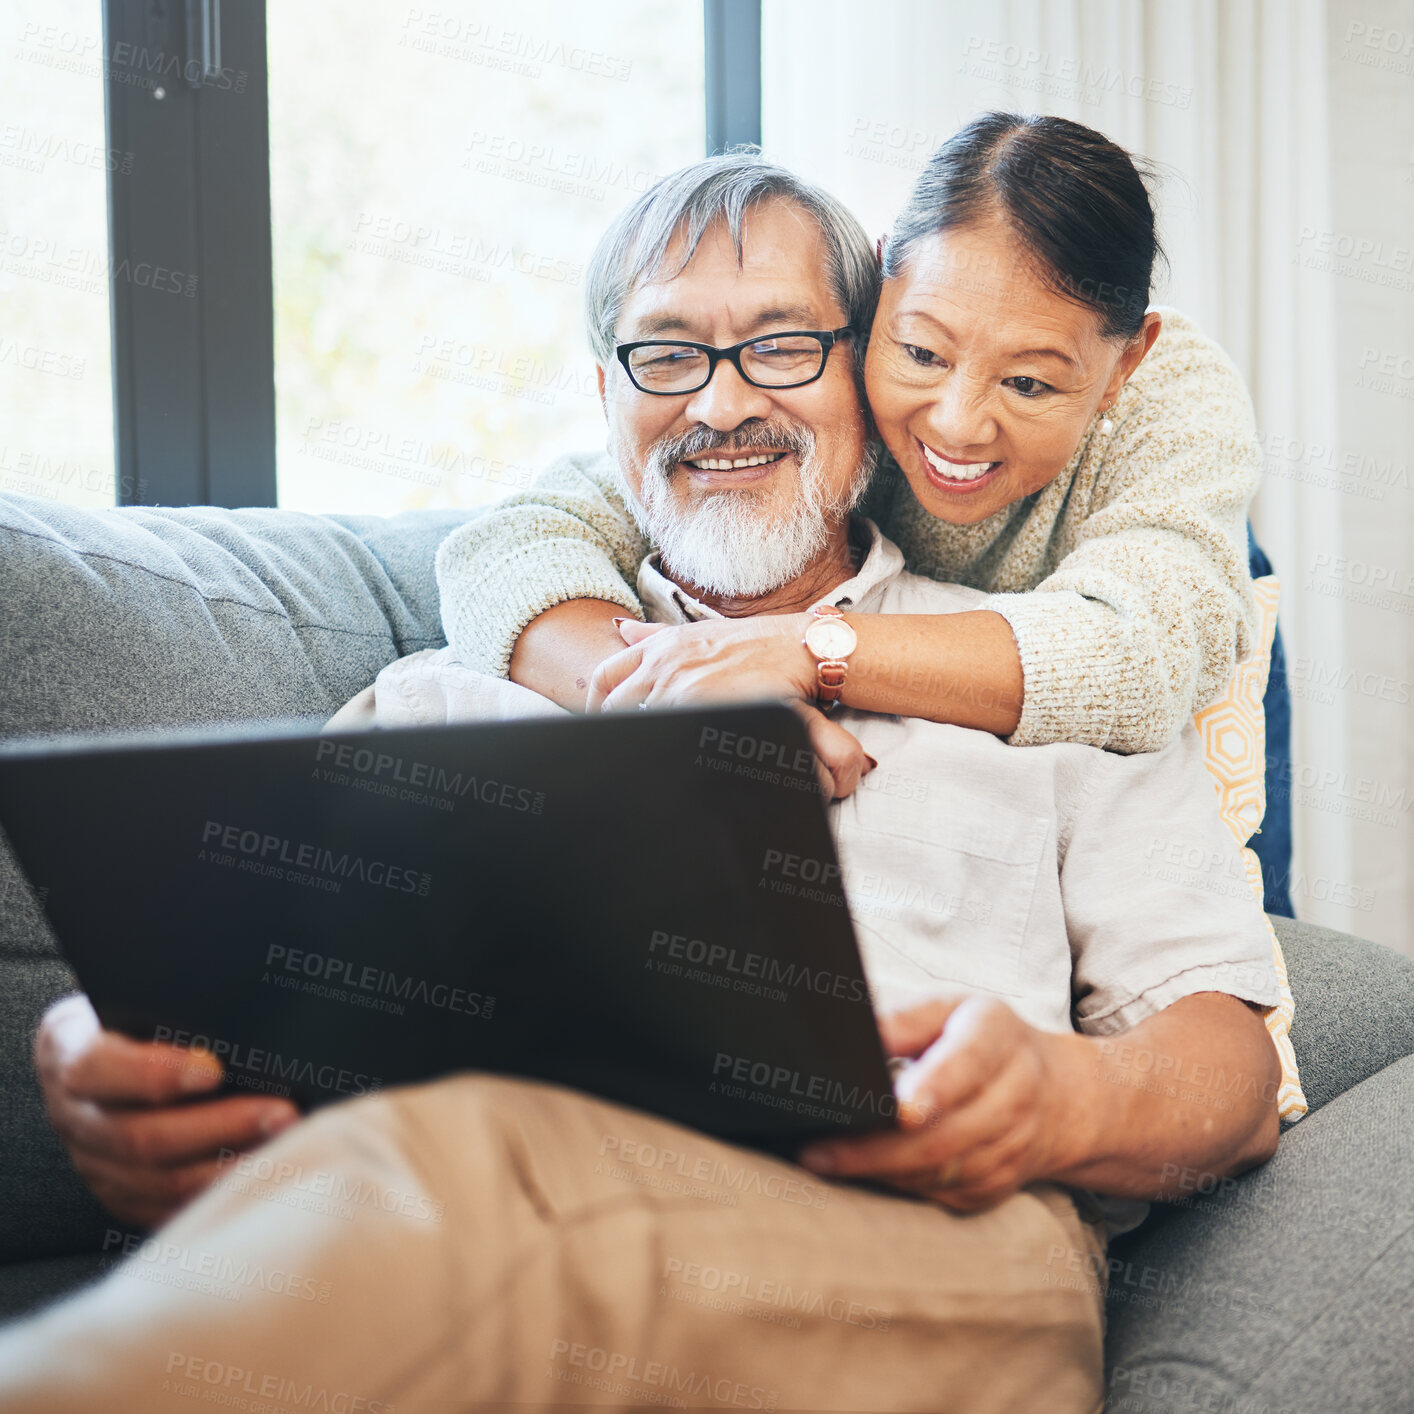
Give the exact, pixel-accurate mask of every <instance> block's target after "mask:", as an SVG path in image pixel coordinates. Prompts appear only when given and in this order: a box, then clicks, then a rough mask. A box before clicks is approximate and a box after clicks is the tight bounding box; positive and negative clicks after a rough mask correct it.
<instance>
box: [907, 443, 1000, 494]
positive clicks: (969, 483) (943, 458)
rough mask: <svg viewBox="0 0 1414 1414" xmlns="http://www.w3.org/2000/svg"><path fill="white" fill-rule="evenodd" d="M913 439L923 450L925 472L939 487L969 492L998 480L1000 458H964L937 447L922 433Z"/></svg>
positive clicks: (944, 489) (957, 491) (978, 489)
mask: <svg viewBox="0 0 1414 1414" xmlns="http://www.w3.org/2000/svg"><path fill="white" fill-rule="evenodd" d="M914 440H915V441H916V442H917V443H918V449H919V451H920V453H921V454H922V458H923V471H924V475H925V476H927V478H928V480H929V482H930V483H931V484H932V485H934V486H936V487H937V488H938V489H939V490H940V491H947V492H949V493H951V494H953V495H962V496H966V495H969V494H970V493H972V492H974V491H980V490H981V489H982V488H983V487H984V486H987V485H989V484H990V483H991V482H993V481H995V480H996V477H997V473H998V472H999V471H1001V469H1002V463H1001V462H1000V461H994V462H974V461H965V460H963V459H962V458H960V457H950V456H948V454H947V453H946V452H939V451H935V450H934V449H933V448H932V447H930V446H929V445H928V444H927V443H926V442H925V441H923V439H922V438H921V437H916V438H914Z"/></svg>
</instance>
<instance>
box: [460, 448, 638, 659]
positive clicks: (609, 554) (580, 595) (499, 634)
mask: <svg viewBox="0 0 1414 1414" xmlns="http://www.w3.org/2000/svg"><path fill="white" fill-rule="evenodd" d="M648 550H649V546H648V543H647V542H646V541H645V540H644V538H643V536H642V535H641V534H640V533H639V531H638V527H637V526H636V525H635V524H634V521H633V517H632V516H631V515H630V514H629V510H628V507H627V505H626V504H625V502H624V499H623V495H622V493H621V492H620V490H619V485H618V476H617V473H616V471H615V469H614V466H613V463H612V462H611V461H610V460H609V459H608V458H607V457H606V456H604V455H602V454H598V455H593V454H591V455H580V456H570V457H561V458H560V459H559V460H558V461H556V462H554V463H552V464H551V465H550V466H549V467H547V468H546V469H545V470H544V471H543V472H542V473H541V474H540V476H539V477H537V478H536V481H535V483H534V485H533V486H532V487H531V488H530V490H528V491H526V492H523V493H522V494H520V495H517V496H508V497H507V498H506V499H505V500H504V501H500V502H498V503H497V504H496V505H495V506H493V507H492V508H491V509H490V510H488V511H487V512H486V514H485V515H482V516H478V517H477V518H476V519H475V520H470V521H468V522H467V523H466V524H465V525H463V526H460V527H459V528H458V529H456V530H455V531H453V532H452V534H451V535H449V536H448V537H447V538H446V539H445V540H444V541H443V542H442V544H441V546H440V547H439V549H438V551H437V585H438V588H439V589H440V591H441V596H442V627H443V631H444V632H445V633H446V635H447V642H448V643H449V644H450V645H451V647H452V649H453V650H454V651H455V653H456V655H457V657H458V658H459V659H460V660H461V662H462V663H464V664H465V665H466V666H467V667H468V668H471V669H472V670H473V671H475V672H480V673H491V674H494V675H495V676H497V677H506V676H507V675H508V674H509V672H510V666H511V653H512V651H513V650H514V648H515V645H516V640H517V639H518V638H519V637H520V634H521V630H522V629H524V628H525V626H526V625H527V624H528V623H529V622H530V621H531V620H532V619H534V618H536V617H537V616H538V615H540V614H542V613H544V612H545V610H547V609H552V608H554V606H555V605H556V604H562V603H564V602H565V601H566V600H569V599H605V600H608V601H609V602H611V603H614V604H618V605H620V606H622V608H623V609H624V611H625V612H626V613H629V614H632V615H635V616H636V617H639V618H641V617H642V616H643V609H642V606H641V605H640V604H639V601H638V594H637V592H636V590H635V589H634V588H633V586H634V585H635V584H636V583H637V576H638V566H639V562H640V561H641V560H642V559H643V557H644V556H645V555H646V554H647V553H648Z"/></svg>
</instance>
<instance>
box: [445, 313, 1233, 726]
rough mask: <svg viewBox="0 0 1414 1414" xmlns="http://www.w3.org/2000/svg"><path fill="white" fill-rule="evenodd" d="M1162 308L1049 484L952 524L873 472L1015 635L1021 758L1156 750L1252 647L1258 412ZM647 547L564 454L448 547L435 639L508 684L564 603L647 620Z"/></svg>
mask: <svg viewBox="0 0 1414 1414" xmlns="http://www.w3.org/2000/svg"><path fill="white" fill-rule="evenodd" d="M1161 313H1162V315H1163V329H1162V332H1161V333H1160V334H1159V337H1158V339H1157V340H1156V341H1155V343H1154V347H1153V348H1152V349H1151V350H1150V351H1149V354H1148V356H1147V357H1146V358H1145V360H1144V362H1143V363H1142V364H1140V366H1139V369H1138V370H1137V372H1136V373H1135V374H1134V376H1133V377H1132V378H1131V379H1130V380H1129V383H1128V384H1127V385H1126V387H1125V389H1124V391H1123V393H1122V394H1121V395H1120V398H1119V401H1118V403H1117V404H1116V407H1115V410H1114V412H1113V413H1112V414H1111V417H1112V419H1113V421H1114V431H1113V432H1112V433H1110V434H1109V435H1108V436H1106V435H1104V434H1103V433H1101V432H1100V431H1099V428H1098V421H1099V420H1098V419H1096V421H1095V422H1094V423H1092V425H1091V427H1090V428H1089V430H1088V431H1087V432H1086V434H1085V436H1084V438H1083V439H1082V440H1081V443H1080V445H1079V447H1077V448H1076V451H1075V455H1074V456H1073V457H1072V458H1071V459H1070V462H1069V464H1068V465H1067V466H1066V468H1065V470H1064V471H1062V472H1061V474H1060V475H1059V476H1057V477H1056V479H1055V480H1054V481H1052V482H1051V483H1050V485H1048V486H1046V487H1043V488H1042V489H1041V490H1040V491H1038V492H1036V493H1035V494H1034V495H1031V496H1028V497H1027V498H1026V499H1025V500H1022V501H1018V502H1016V503H1015V504H1014V505H1011V506H1008V507H1006V508H1005V509H1004V510H1001V511H998V512H997V514H996V515H994V516H992V517H991V518H990V519H988V520H985V521H982V522H981V523H980V524H977V525H971V526H954V525H948V524H947V523H946V522H944V521H941V520H937V519H935V518H934V517H932V516H930V515H929V514H928V513H927V512H926V511H925V510H924V509H923V508H922V507H921V506H920V505H919V504H918V502H917V501H916V500H915V499H914V496H913V494H912V492H911V491H910V490H909V488H908V484H907V482H906V481H905V480H904V478H903V477H902V476H901V475H900V473H899V472H898V471H897V469H896V468H894V467H892V465H891V464H889V463H887V462H886V463H885V466H884V468H882V469H881V471H880V474H879V477H878V480H877V482H876V485H875V487H874V488H873V490H871V492H870V497H869V500H868V502H867V503H866V507H865V510H866V512H867V513H868V514H870V515H872V516H873V517H874V519H876V520H877V521H878V522H879V524H880V526H881V528H882V529H883V530H884V532H885V534H887V535H889V536H890V537H891V538H892V539H893V540H895V541H896V542H897V543H898V545H899V546H900V547H901V548H902V550H903V553H904V556H905V558H906V560H907V563H908V567H909V569H911V570H913V571H915V572H916V573H919V574H926V575H931V576H933V577H935V578H937V579H943V580H949V581H953V582H956V583H958V584H968V585H972V586H974V587H976V588H978V589H982V590H985V591H987V592H988V593H989V594H990V595H991V596H992V597H991V598H989V599H988V600H987V601H986V602H985V603H984V604H983V605H981V606H980V607H983V608H990V609H995V610H996V611H997V612H998V613H1000V614H1001V615H1002V616H1003V617H1004V618H1005V619H1006V620H1007V622H1008V623H1009V624H1010V625H1011V628H1012V632H1013V633H1014V634H1015V636H1016V641H1017V644H1018V646H1019V649H1020V653H1021V663H1022V668H1023V671H1024V673H1025V685H1026V688H1025V691H1026V696H1025V705H1024V707H1023V709H1022V714H1021V722H1020V725H1019V726H1018V728H1017V730H1016V732H1015V733H1014V734H1013V735H1012V736H1011V738H1010V740H1011V742H1013V743H1014V744H1016V745H1020V746H1032V745H1039V744H1041V743H1044V742H1052V741H1074V742H1081V743H1086V744H1089V745H1094V746H1103V747H1108V748H1110V749H1111V750H1115V751H1121V752H1132V751H1148V750H1153V749H1155V748H1157V747H1159V746H1162V745H1163V744H1164V743H1165V742H1167V741H1168V740H1169V739H1170V738H1171V737H1172V736H1173V735H1174V734H1175V733H1176V732H1177V731H1178V730H1179V728H1180V727H1181V726H1182V725H1183V723H1184V722H1185V721H1187V720H1188V719H1189V718H1190V717H1191V716H1192V715H1193V714H1194V712H1196V711H1198V710H1199V709H1201V708H1202V707H1205V706H1207V704H1208V703H1209V702H1211V701H1213V700H1214V699H1215V698H1217V697H1218V696H1220V695H1221V693H1222V692H1223V690H1224V688H1225V687H1226V686H1227V683H1228V680H1229V678H1230V677H1231V675H1232V671H1233V668H1234V666H1235V665H1236V663H1237V662H1238V660H1239V659H1241V658H1243V657H1245V656H1246V654H1247V652H1248V648H1249V643H1250V639H1251V634H1252V630H1253V625H1254V618H1255V607H1254V604H1253V600H1252V585H1251V579H1250V577H1249V573H1248V559H1247V538H1246V517H1247V507H1248V504H1249V502H1250V501H1251V499H1252V495H1253V493H1254V491H1255V490H1256V488H1257V477H1258V445H1257V439H1256V428H1255V425H1254V419H1253V413H1252V404H1251V400H1250V399H1249V398H1248V395H1247V390H1246V388H1245V387H1244V386H1243V383H1242V379H1241V377H1240V376H1239V374H1238V372H1237V369H1236V368H1235V367H1234V366H1233V364H1232V362H1231V361H1230V360H1229V359H1228V357H1227V355H1226V354H1224V353H1223V351H1222V350H1221V349H1220V348H1219V347H1218V346H1217V345H1216V344H1215V343H1213V342H1212V340H1210V339H1207V338H1205V337H1204V336H1203V335H1202V334H1201V333H1200V332H1199V331H1198V329H1197V327H1196V326H1195V325H1194V324H1193V322H1192V321H1191V320H1189V319H1187V318H1185V317H1184V316H1183V315H1182V314H1180V313H1178V311H1176V310H1171V309H1164V310H1162V311H1161ZM650 548H651V547H650V546H649V545H648V544H647V543H646V542H645V541H644V539H643V538H642V536H641V535H640V534H639V532H638V529H637V527H636V526H635V525H634V523H633V520H632V518H631V517H630V516H629V514H628V511H627V509H626V508H625V505H624V501H623V497H622V494H621V492H620V490H619V483H618V477H617V474H616V471H615V468H614V466H613V464H612V463H611V462H610V461H609V459H608V458H607V457H605V456H604V455H602V454H595V455H586V456H573V457H564V458H562V459H561V460H559V461H557V462H555V463H554V464H553V465H552V466H550V467H549V468H548V469H547V470H546V471H545V472H544V473H542V475H541V476H540V477H539V478H538V479H537V481H536V482H535V485H534V486H533V487H532V489H531V490H529V491H527V492H524V493H523V494H520V495H516V496H511V497H508V498H507V499H506V500H504V501H501V502H499V503H498V504H497V505H496V506H494V507H493V508H491V509H490V510H489V511H488V512H487V513H486V514H485V515H483V516H480V517H478V518H477V519H475V520H472V521H470V522H468V523H467V524H466V525H464V526H462V527H461V528H460V529H458V530H456V531H455V532H454V533H453V534H452V535H450V536H448V538H447V539H446V541H444V542H443V544H442V546H441V548H440V550H439V551H438V553H437V578H438V582H439V584H440V586H441V591H442V621H443V625H444V627H445V629H446V633H447V639H448V642H449V643H450V644H451V646H452V648H453V649H454V650H455V652H456V653H457V655H458V656H459V657H460V658H461V660H462V662H464V663H465V664H466V665H467V666H468V667H471V668H474V669H477V670H478V671H481V672H488V673H495V674H499V675H500V676H502V677H504V676H506V675H507V672H508V670H509V665H510V658H511V651H512V649H513V648H514V647H515V641H516V639H517V637H518V636H519V634H520V632H521V630H522V629H523V628H524V627H525V626H526V624H528V623H529V622H530V621H531V620H532V619H533V618H535V617H536V615H538V614H540V613H542V612H544V611H545V610H546V609H549V608H551V607H553V606H554V605H555V604H558V603H561V602H563V601H564V600H566V599H578V598H591V599H605V600H609V601H611V602H613V603H616V604H620V605H622V606H623V607H624V609H625V610H627V611H628V612H630V613H632V614H637V615H640V616H641V614H642V610H641V607H640V605H639V603H638V598H637V595H636V594H635V591H634V588H633V586H634V584H635V583H636V580H637V575H638V565H639V562H640V561H641V560H642V558H643V556H644V555H645V554H646V553H647V552H648V550H649V549H650Z"/></svg>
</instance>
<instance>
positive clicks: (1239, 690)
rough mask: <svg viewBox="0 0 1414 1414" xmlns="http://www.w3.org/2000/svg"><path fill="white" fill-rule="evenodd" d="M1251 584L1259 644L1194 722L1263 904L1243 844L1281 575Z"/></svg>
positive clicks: (1285, 1009) (1280, 1008) (1273, 1013)
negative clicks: (1220, 695) (1228, 683)
mask: <svg viewBox="0 0 1414 1414" xmlns="http://www.w3.org/2000/svg"><path fill="white" fill-rule="evenodd" d="M1252 588H1253V591H1254V593H1255V595H1256V599H1257V646H1256V648H1255V649H1254V650H1253V652H1252V655H1251V656H1250V657H1248V658H1246V659H1244V660H1243V661H1242V662H1241V663H1239V664H1238V665H1237V671H1236V672H1234V673H1233V675H1232V682H1231V684H1230V685H1229V686H1228V690H1227V692H1226V693H1225V694H1224V695H1223V696H1222V697H1220V698H1219V699H1218V700H1217V701H1216V702H1214V703H1213V704H1212V705H1211V706H1210V707H1205V708H1204V709H1203V710H1202V711H1201V712H1199V713H1198V715H1197V716H1196V717H1194V719H1193V725H1194V726H1196V727H1197V728H1198V734H1199V736H1201V737H1202V739H1203V755H1204V758H1205V759H1206V761H1207V763H1208V771H1209V774H1211V776H1212V778H1213V780H1214V781H1215V782H1216V784H1217V788H1218V810H1219V813H1220V814H1221V815H1222V817H1223V822H1224V823H1225V824H1226V825H1227V827H1228V829H1230V830H1231V831H1232V834H1233V838H1234V839H1235V840H1236V841H1237V843H1238V845H1239V846H1241V848H1242V859H1243V863H1244V864H1245V865H1246V867H1247V878H1248V880H1249V881H1250V883H1251V885H1252V891H1253V892H1254V893H1255V894H1256V895H1257V901H1258V902H1259V903H1260V902H1261V901H1262V866H1261V863H1260V861H1259V860H1258V858H1257V856H1256V855H1255V854H1254V853H1253V852H1252V851H1251V850H1250V849H1248V848H1247V841H1248V840H1250V839H1251V838H1252V836H1253V835H1254V834H1256V833H1257V829H1258V827H1259V826H1260V825H1261V823H1262V816H1263V815H1264V814H1265V813H1266V809H1267V781H1266V766H1267V724H1266V717H1265V716H1264V714H1263V712H1262V698H1263V696H1265V694H1266V691H1267V673H1268V671H1269V669H1270V668H1271V663H1272V638H1273V636H1274V635H1275V633H1276V626H1277V600H1278V599H1279V598H1280V597H1281V581H1280V580H1279V579H1278V578H1277V577H1276V576H1275V575H1264V576H1263V577H1262V578H1261V579H1256V580H1253V581H1252ZM1264 916H1265V915H1264ZM1267 931H1268V932H1269V933H1271V935H1272V961H1273V965H1274V966H1275V968H1276V974H1277V983H1278V985H1279V986H1280V988H1281V1002H1280V1003H1279V1004H1278V1005H1277V1006H1274V1007H1273V1008H1272V1009H1271V1010H1270V1011H1269V1012H1268V1013H1267V1030H1268V1032H1270V1033H1271V1038H1272V1042H1273V1044H1274V1045H1275V1046H1276V1048H1277V1054H1278V1055H1279V1056H1280V1057H1281V1089H1280V1090H1279V1091H1278V1092H1277V1111H1278V1113H1279V1114H1280V1115H1281V1117H1282V1119H1284V1120H1287V1121H1294V1120H1298V1119H1300V1118H1301V1117H1302V1115H1304V1114H1305V1113H1306V1096H1305V1093H1304V1092H1303V1091H1302V1089H1301V1076H1300V1075H1299V1074H1298V1073H1297V1069H1296V1053H1295V1051H1293V1050H1292V1048H1291V1022H1292V1017H1293V1014H1294V1012H1295V1003H1294V1002H1293V1001H1292V997H1291V986H1290V984H1289V982H1288V980H1287V975H1286V959H1285V958H1284V957H1283V956H1282V952H1281V944H1280V943H1279V942H1278V941H1277V935H1276V931H1275V929H1273V928H1272V924H1271V919H1267Z"/></svg>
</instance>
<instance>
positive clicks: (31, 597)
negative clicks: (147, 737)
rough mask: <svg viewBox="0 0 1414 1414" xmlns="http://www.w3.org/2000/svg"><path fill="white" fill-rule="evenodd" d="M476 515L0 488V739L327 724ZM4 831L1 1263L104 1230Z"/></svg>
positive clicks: (430, 600)
mask: <svg viewBox="0 0 1414 1414" xmlns="http://www.w3.org/2000/svg"><path fill="white" fill-rule="evenodd" d="M471 514H474V512H465V511H418V512H413V513H410V514H407V515H402V516H397V517H393V518H391V519H386V520H385V519H381V518H379V517H376V516H312V515H298V514H295V513H293V512H289V511H269V510H248V511H226V510H219V509H213V508H193V509H189V510H148V509H142V508H137V507H132V508H127V507H125V508H120V509H113V510H102V511H85V510H78V509H76V508H74V507H71V506H65V505H61V504H58V503H55V502H51V501H45V500H39V499H36V498H31V497H22V496H6V495H0V665H3V672H0V737H15V736H26V735H35V734H47V733H55V732H61V733H62V732H70V731H75V730H84V731H88V730H94V729H102V728H135V727H155V726H176V725H187V724H196V723H215V722H231V721H242V720H252V719H265V718H289V717H310V718H315V719H318V720H323V719H324V718H326V717H328V716H329V715H330V713H332V712H333V711H334V710H335V709H336V708H337V707H339V706H340V705H341V704H342V703H343V702H344V701H346V700H347V699H348V698H349V697H352V696H353V694H354V693H356V692H358V691H359V690H360V689H362V688H364V687H366V686H367V685H368V684H369V683H370V682H372V681H373V679H374V677H375V676H376V675H377V674H378V671H379V670H380V669H381V668H383V667H384V666H385V665H386V664H388V663H390V662H392V661H393V660H394V659H395V658H400V657H403V656H404V655H406V654H408V653H414V652H416V651H418V650H419V649H422V648H435V647H438V646H440V645H441V643H442V642H443V639H442V629H441V616H440V613H439V609H438V593H437V581H436V576H435V572H434V560H435V555H436V550H437V546H438V545H439V544H440V543H441V541H442V539H443V538H444V537H445V536H446V535H447V534H448V533H450V531H451V530H452V529H453V528H454V527H455V526H457V525H460V524H462V523H463V522H464V521H465V520H466V519H467V518H468V516H469V515H471ZM73 986H74V982H73V978H72V975H71V974H70V973H69V971H68V969H67V968H66V967H65V966H64V965H63V964H62V963H61V962H60V960H59V958H58V955H57V951H56V949H55V945H54V940H53V937H52V935H51V934H50V932H49V928H48V926H47V924H46V922H45V920H44V915H43V913H42V911H41V910H40V908H39V907H38V905H37V903H36V901H35V899H34V898H33V896H32V894H31V892H30V889H29V886H28V884H27V883H26V882H25V880H24V879H23V876H22V875H21V874H20V872H19V870H18V868H17V866H16V864H15V861H14V857H13V855H12V854H11V852H10V848H9V845H8V843H7V842H6V841H5V840H4V839H3V836H0V1144H3V1152H4V1154H5V1155H6V1161H5V1163H4V1164H0V1261H9V1260H15V1259H19V1258H32V1257H43V1256H46V1255H55V1254H63V1253H69V1252H75V1251H78V1250H81V1249H83V1248H86V1247H91V1246H93V1245H95V1244H96V1243H97V1242H98V1241H99V1240H100V1238H101V1233H102V1231H103V1224H102V1220H101V1218H100V1215H99V1212H98V1208H97V1205H96V1204H95V1203H94V1202H93V1201H92V1199H91V1198H89V1197H88V1194H87V1191H86V1190H85V1189H84V1187H83V1185H82V1184H81V1183H80V1182H79V1180H78V1177H77V1175H75V1173H74V1172H73V1170H72V1169H71V1168H70V1166H69V1164H68V1160H67V1158H66V1157H65V1156H64V1154H63V1152H62V1150H61V1149H60V1147H59V1144H58V1142H57V1140H56V1139H55V1138H54V1136H53V1134H52V1133H51V1132H50V1130H49V1127H48V1125H47V1124H46V1123H45V1121H44V1116H43V1111H42V1107H41V1104H40V1099H39V1094H38V1090H37V1087H36V1084H35V1079H34V1074H33V1066H32V1064H31V1060H30V1044H31V1038H32V1036H33V1033H34V1028H35V1025H36V1024H37V1022H38V1020H39V1018H40V1016H41V1015H42V1014H43V1012H44V1009H45V1008H46V1007H47V1006H48V1005H49V1004H50V1002H52V1001H53V1000H54V999H55V998H57V997H59V996H61V995H62V994H63V993H64V992H67V991H71V990H72V989H73Z"/></svg>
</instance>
